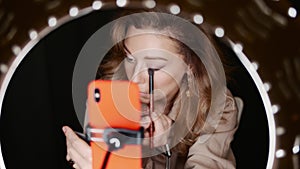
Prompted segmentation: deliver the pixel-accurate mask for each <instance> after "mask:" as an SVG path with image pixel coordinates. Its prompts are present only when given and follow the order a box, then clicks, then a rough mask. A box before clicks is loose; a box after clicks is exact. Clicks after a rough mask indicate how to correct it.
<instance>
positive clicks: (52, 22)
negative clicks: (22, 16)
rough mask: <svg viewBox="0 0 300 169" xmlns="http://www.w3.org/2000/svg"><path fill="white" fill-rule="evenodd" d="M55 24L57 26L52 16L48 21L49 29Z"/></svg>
mask: <svg viewBox="0 0 300 169" xmlns="http://www.w3.org/2000/svg"><path fill="white" fill-rule="evenodd" d="M56 24H57V19H56V18H55V17H53V16H52V17H50V18H49V19H48V25H49V26H50V27H54V26H55V25H56Z"/></svg>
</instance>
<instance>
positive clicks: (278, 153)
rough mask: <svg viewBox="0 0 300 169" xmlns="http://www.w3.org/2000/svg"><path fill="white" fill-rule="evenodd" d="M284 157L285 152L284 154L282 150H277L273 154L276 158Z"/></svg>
mask: <svg viewBox="0 0 300 169" xmlns="http://www.w3.org/2000/svg"><path fill="white" fill-rule="evenodd" d="M285 155H286V152H285V151H284V150H283V149H279V150H277V151H276V153H275V156H276V157H277V158H282V157H285Z"/></svg>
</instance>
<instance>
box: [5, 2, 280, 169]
mask: <svg viewBox="0 0 300 169" xmlns="http://www.w3.org/2000/svg"><path fill="white" fill-rule="evenodd" d="M146 1H148V2H149V1H152V0H146ZM146 1H144V3H142V2H132V3H129V2H128V3H127V4H126V5H125V6H124V7H131V8H141V5H143V6H144V8H147V4H146ZM94 2H100V3H101V6H100V9H93V7H92V6H90V7H86V8H83V9H80V10H79V11H78V14H77V15H76V16H70V14H69V15H66V16H64V17H62V18H59V19H58V20H57V22H56V24H55V25H54V26H53V25H49V26H47V27H46V28H44V29H43V30H42V31H41V32H39V33H38V34H37V36H35V38H31V37H29V39H31V40H30V41H29V42H28V43H27V44H26V45H25V46H24V47H23V49H22V50H21V51H20V52H19V53H18V54H17V57H16V58H15V59H14V61H13V62H12V64H11V65H10V67H9V69H8V71H7V73H6V74H5V77H4V79H3V82H2V84H1V88H0V118H1V112H2V103H3V100H4V96H5V92H6V90H7V87H8V84H9V82H10V80H11V78H12V76H13V74H14V72H15V71H16V69H17V67H18V66H19V64H20V63H21V61H22V60H23V59H24V58H25V56H26V55H27V54H28V53H29V51H30V50H31V49H32V48H33V47H34V46H35V45H36V44H37V43H38V42H39V41H40V40H41V39H42V38H44V37H45V36H46V35H48V34H49V33H50V32H52V31H54V30H55V29H56V28H58V27H60V26H62V25H63V24H65V23H67V22H70V21H72V20H74V19H76V18H80V17H82V16H84V15H86V14H89V13H91V12H92V11H94V10H101V9H105V10H109V9H115V8H118V7H116V6H114V4H113V2H107V3H103V2H101V1H94ZM152 2H153V3H154V6H155V1H152ZM71 8H72V7H71ZM148 8H149V7H148ZM191 18H192V17H191ZM228 41H229V42H230V44H231V47H232V48H233V49H234V47H235V45H236V44H235V43H234V42H232V41H231V40H228ZM235 53H236V54H237V56H238V58H239V60H240V61H241V62H242V64H243V66H244V67H245V68H246V70H247V71H248V73H249V74H250V76H251V78H252V80H253V81H254V82H255V85H256V87H257V89H258V91H259V93H260V96H261V97H262V101H263V104H264V108H265V111H266V114H267V119H268V128H269V154H268V162H267V167H266V168H267V169H272V168H273V165H274V160H275V149H276V128H275V120H274V115H273V111H272V105H271V101H270V98H269V95H268V93H267V90H266V88H265V86H264V83H263V81H262V80H261V78H260V77H259V75H258V73H257V71H256V68H255V67H254V66H253V64H252V63H251V62H250V61H249V59H248V58H247V56H246V55H245V54H244V53H243V52H242V51H238V52H237V51H235ZM0 156H1V157H0V168H1V169H6V167H5V164H4V160H3V155H2V150H1V142H0Z"/></svg>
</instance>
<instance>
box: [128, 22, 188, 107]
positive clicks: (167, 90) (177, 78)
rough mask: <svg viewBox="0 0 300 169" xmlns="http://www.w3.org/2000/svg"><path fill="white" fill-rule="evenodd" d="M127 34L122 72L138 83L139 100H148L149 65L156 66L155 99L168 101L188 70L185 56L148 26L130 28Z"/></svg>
mask: <svg viewBox="0 0 300 169" xmlns="http://www.w3.org/2000/svg"><path fill="white" fill-rule="evenodd" d="M151 32H152V33H151ZM127 37H129V38H127V39H126V40H125V46H126V48H127V49H128V52H127V56H126V59H125V63H124V66H125V71H126V75H127V77H128V79H129V80H131V81H133V82H135V83H137V84H138V86H139V88H140V99H141V102H142V103H144V104H148V103H149V102H150V97H149V75H148V69H149V68H152V69H155V72H154V101H155V103H156V104H159V103H162V102H164V104H167V103H168V102H169V101H170V100H171V99H172V98H173V97H174V96H175V94H176V93H177V92H178V90H179V85H180V84H181V81H182V78H183V76H184V74H185V72H186V70H187V65H186V64H185V62H184V61H183V57H184V56H182V55H180V54H179V53H178V51H179V50H178V45H176V43H175V42H174V41H172V40H171V39H169V38H168V37H166V36H163V35H159V34H157V33H156V34H155V33H154V31H151V30H150V29H136V28H135V27H130V28H129V29H128V32H127Z"/></svg>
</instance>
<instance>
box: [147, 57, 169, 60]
mask: <svg viewBox="0 0 300 169" xmlns="http://www.w3.org/2000/svg"><path fill="white" fill-rule="evenodd" d="M145 59H147V60H164V61H168V59H166V58H163V57H156V56H145Z"/></svg>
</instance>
